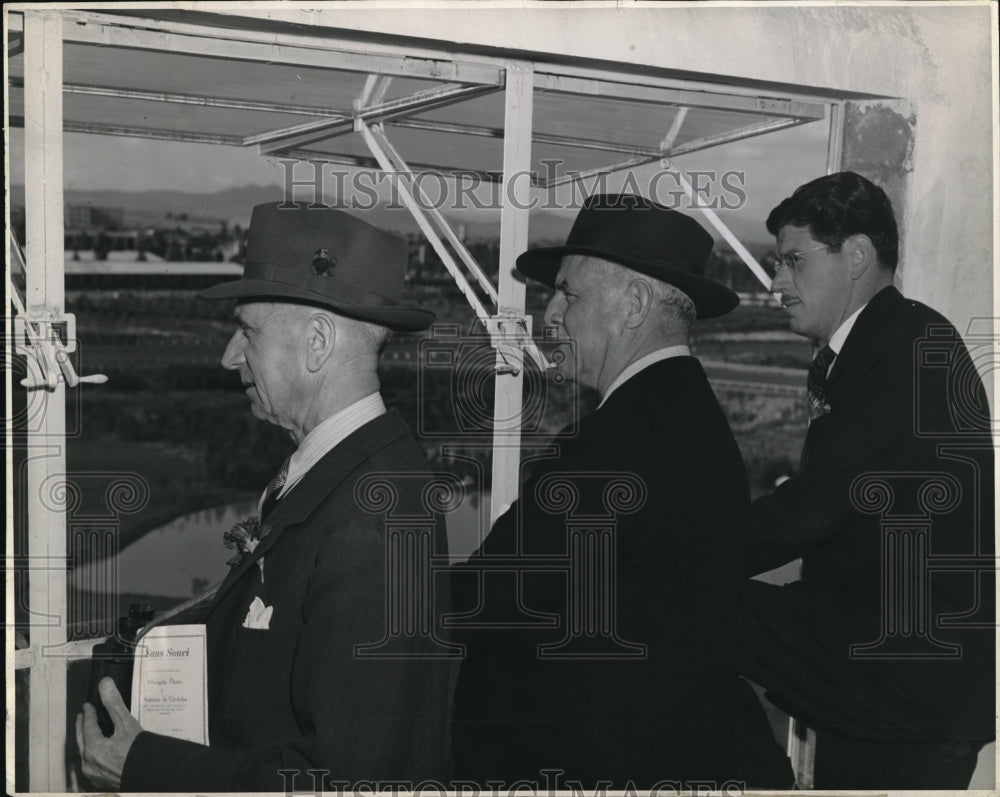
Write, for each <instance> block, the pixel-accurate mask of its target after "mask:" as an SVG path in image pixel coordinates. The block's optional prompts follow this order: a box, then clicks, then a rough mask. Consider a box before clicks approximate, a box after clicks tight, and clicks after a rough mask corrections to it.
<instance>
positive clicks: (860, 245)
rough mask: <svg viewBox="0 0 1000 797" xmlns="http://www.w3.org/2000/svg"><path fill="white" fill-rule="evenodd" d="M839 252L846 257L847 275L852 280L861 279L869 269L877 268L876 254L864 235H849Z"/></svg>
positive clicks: (870, 241)
mask: <svg viewBox="0 0 1000 797" xmlns="http://www.w3.org/2000/svg"><path fill="white" fill-rule="evenodd" d="M840 251H841V252H843V253H844V254H846V255H847V258H848V261H847V273H848V274H849V275H850V277H851V279H852V280H857V279H861V278H862V277H863V276H864V275H865V274H866V273H868V271H869V269H873V268H877V267H878V252H876V251H875V244H873V243H872V239H871V238H869V237H868V236H867V235H865V234H864V233H858V234H857V235H851V236H850V237H848V238H846V239H845V240H844V243H843V244H842V245H841V247H840Z"/></svg>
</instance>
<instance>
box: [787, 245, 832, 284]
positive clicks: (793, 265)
mask: <svg viewBox="0 0 1000 797" xmlns="http://www.w3.org/2000/svg"><path fill="white" fill-rule="evenodd" d="M827 246H829V244H820V245H819V246H814V247H812V248H811V249H801V250H798V251H795V250H793V251H791V252H785V254H783V255H778V256H777V260H776V261H775V263H774V276H778V274H779V273H780V272H781V269H783V268H787V269H788V270H789V271H790V272H791V273H792V274H794V273H795V272H796V271H797V270H798V268H799V266H800V265H801V264H802V261H803V259H804V257H805V255H806V254H807V253H809V252H815V251H817V250H818V249H826V248H827Z"/></svg>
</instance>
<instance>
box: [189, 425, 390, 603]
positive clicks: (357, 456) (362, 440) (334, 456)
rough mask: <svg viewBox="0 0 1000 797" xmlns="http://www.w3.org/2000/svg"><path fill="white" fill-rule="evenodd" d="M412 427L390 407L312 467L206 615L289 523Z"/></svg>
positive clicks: (303, 516) (273, 514) (275, 512)
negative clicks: (375, 453) (366, 460)
mask: <svg viewBox="0 0 1000 797" xmlns="http://www.w3.org/2000/svg"><path fill="white" fill-rule="evenodd" d="M408 433H409V429H408V427H407V426H406V424H405V423H404V422H403V420H402V418H401V417H400V415H399V413H398V412H396V411H395V410H389V412H387V413H386V414H385V415H381V416H379V417H378V418H376V419H375V420H373V421H369V422H368V423H367V424H365V425H364V426H362V427H361V428H360V429H357V430H355V431H354V432H352V433H351V435H350V436H348V437H347V438H346V439H345V440H343V441H342V442H341V443H340V444H339V445H337V446H336V448H334V449H333V450H332V451H329V452H328V453H327V454H326V455H325V456H324V457H323V458H322V459H321V460H320V461H319V462H317V463H316V464H315V465H313V467H312V468H310V469H309V472H308V473H306V475H305V476H303V477H302V481H300V482H299V483H298V484H296V485H295V486H294V487H293V488H292V489H291V490H290V491H289V493H288V494H287V495H285V496H284V497H282V498H281V500H279V501H278V503H277V504H276V505H275V507H274V510H273V511H272V512H271V514H270V515H269V516H268V518H267V520H265V521H264V524H263V525H264V529H266V531H265V532H264V534H263V535H262V537H261V540H260V542H259V543H258V544H257V547H256V548H255V549H254V551H253V553H252V554H250V555H249V556H247V557H245V558H244V559H243V561H242V562H240V564H238V565H237V566H236V567H233V568H232V569H231V570H230V571H229V574H228V575H227V576H226V578H225V579H224V580H223V582H222V584H221V585H220V586H219V591H218V592H217V593H216V594H215V599H214V600H213V601H212V603H211V605H210V606H209V607H208V609H207V611H206V612H205V617H206V618H207V617H208V615H210V614H211V613H212V612H213V611H214V610H215V609H216V608H217V607H218V606H219V604H220V603H221V602H222V600H223V598H224V597H225V596H226V594H227V593H228V592H229V591H230V590H231V589H232V588H233V586H235V585H236V583H237V582H238V581H239V580H240V579H241V578H243V576H244V574H246V572H247V571H248V570H250V569H251V568H253V567H254V566H255V565H256V563H257V561H258V560H259V559H261V558H262V557H263V556H264V555H265V554H266V553H267V552H268V551H269V550H271V548H273V547H274V546H275V544H276V543H277V541H278V538H279V537H280V536H281V533H282V532H283V531H284V530H285V529H287V528H289V527H290V526H295V525H298V524H299V523H302V522H304V521H305V520H307V519H308V518H309V516H310V515H311V514H312V513H313V512H314V511H315V510H316V508H317V507H318V506H319V505H320V504H321V503H322V502H323V501H324V500H325V499H326V498H327V497H328V496H330V495H331V494H332V493H333V492H334V491H335V490H336V489H337V488H338V487H339V486H340V483H341V482H342V481H343V480H344V479H345V478H347V476H349V475H350V474H351V472H352V471H354V470H355V469H356V468H357V467H358V465H360V464H361V463H362V462H363V461H364V460H365V459H367V458H368V457H369V456H371V455H372V454H373V453H374V452H375V451H377V450H379V449H380V448H383V447H385V446H387V445H389V444H390V443H392V442H394V441H395V440H397V439H399V438H400V437H402V436H403V435H405V434H408Z"/></svg>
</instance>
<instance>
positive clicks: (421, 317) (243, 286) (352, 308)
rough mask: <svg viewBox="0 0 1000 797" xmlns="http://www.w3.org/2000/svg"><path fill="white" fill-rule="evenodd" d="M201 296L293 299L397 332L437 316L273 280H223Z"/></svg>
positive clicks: (428, 322)
mask: <svg viewBox="0 0 1000 797" xmlns="http://www.w3.org/2000/svg"><path fill="white" fill-rule="evenodd" d="M198 295H199V296H200V297H201V298H202V299H262V300H270V301H281V300H282V299H292V300H296V301H299V302H305V303H306V304H311V305H316V306H317V307H326V308H329V309H330V310H333V311H334V312H337V313H340V314H342V315H346V316H348V317H350V318H357V319H359V320H361V321H371V322H373V323H375V324H381V325H382V326H384V327H388V328H389V329H392V330H395V331H397V332H420V331H421V330H424V329H427V327H429V326H430V325H431V324H433V323H434V318H435V315H434V313H432V312H430V311H429V310H421V309H419V308H417V307H405V306H403V305H394V304H382V305H360V304H352V303H350V302H345V301H341V300H338V299H333V298H331V297H329V296H326V295H324V294H322V293H317V292H316V291H310V290H307V289H305V288H298V287H295V286H294V285H283V284H281V283H276V282H272V281H270V280H257V279H237V280H230V281H229V282H220V283H219V284H218V285H213V286H212V287H211V288H206V289H205V290H203V291H201V292H200V293H199V294H198Z"/></svg>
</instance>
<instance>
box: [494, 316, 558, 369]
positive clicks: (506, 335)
mask: <svg viewBox="0 0 1000 797" xmlns="http://www.w3.org/2000/svg"><path fill="white" fill-rule="evenodd" d="M531 321H532V319H531V316H530V315H522V314H521V313H520V312H519V311H518V310H517V309H516V308H504V309H501V311H500V312H499V313H497V314H496V315H493V316H490V317H489V318H488V319H487V324H486V331H487V332H489V335H490V342H491V343H492V345H493V348H495V349H496V350H497V354H499V355H500V357H499V360H498V362H497V365H496V370H497V373H498V374H514V375H515V376H516V375H517V374H519V373H520V372H521V369H522V368H523V367H524V353H525V352H526V351H527V352H528V354H529V355H530V356H531V359H532V360H533V361H534V362H535V364H536V365H538V367H539V368H541V369H542V370H545V369H546V368H547V367H548V363H547V362H546V361H545V360H544V359H540V358H539V357H537V356H535V355H536V352H538V348H537V347H536V346H535V343H534V341H533V340H532V338H531ZM539 354H540V352H539Z"/></svg>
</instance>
